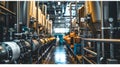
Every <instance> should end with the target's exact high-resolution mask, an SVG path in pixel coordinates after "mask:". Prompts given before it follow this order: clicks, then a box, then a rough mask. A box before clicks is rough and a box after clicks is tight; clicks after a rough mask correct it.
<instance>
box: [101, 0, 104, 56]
mask: <svg viewBox="0 0 120 67" xmlns="http://www.w3.org/2000/svg"><path fill="white" fill-rule="evenodd" d="M103 6H104V4H103V1H101V37H102V39H104V29H103V27H104V24H103V22H104V21H103V20H104V16H103V15H104V14H103V11H104V10H103V9H104V8H103ZM102 57H104V42H102Z"/></svg>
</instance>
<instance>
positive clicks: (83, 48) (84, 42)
mask: <svg viewBox="0 0 120 67" xmlns="http://www.w3.org/2000/svg"><path fill="white" fill-rule="evenodd" d="M84 44H85V42H84V40H82V56H84V55H85V54H84V52H85V51H84ZM82 63H83V64H85V61H84V58H82Z"/></svg>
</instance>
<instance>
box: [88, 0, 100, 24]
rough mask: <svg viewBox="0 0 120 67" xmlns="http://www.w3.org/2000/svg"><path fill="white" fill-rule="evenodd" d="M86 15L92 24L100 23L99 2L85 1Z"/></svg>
mask: <svg viewBox="0 0 120 67" xmlns="http://www.w3.org/2000/svg"><path fill="white" fill-rule="evenodd" d="M87 7H88V11H87V12H88V13H90V14H91V16H92V22H93V23H95V22H100V20H101V12H100V2H99V1H87Z"/></svg>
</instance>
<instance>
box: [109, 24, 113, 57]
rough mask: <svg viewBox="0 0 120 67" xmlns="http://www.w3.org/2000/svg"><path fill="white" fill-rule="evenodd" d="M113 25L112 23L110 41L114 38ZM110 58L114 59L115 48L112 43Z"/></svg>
mask: <svg viewBox="0 0 120 67" xmlns="http://www.w3.org/2000/svg"><path fill="white" fill-rule="evenodd" d="M112 29H113V24H112V23H110V39H112V38H113V30H112ZM110 58H112V59H113V58H114V46H113V44H112V43H110Z"/></svg>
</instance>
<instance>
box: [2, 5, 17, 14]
mask: <svg viewBox="0 0 120 67" xmlns="http://www.w3.org/2000/svg"><path fill="white" fill-rule="evenodd" d="M0 8H1V9H3V10H5V11H7V12H9V13H11V14H13V15H16V14H15V13H14V12H12V11H10V10H9V9H7V8H5V7H3V6H1V5H0Z"/></svg>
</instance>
